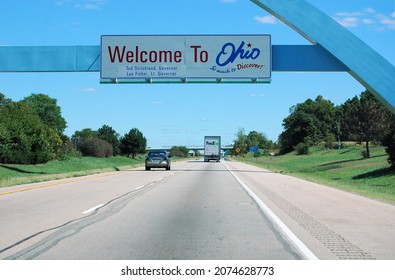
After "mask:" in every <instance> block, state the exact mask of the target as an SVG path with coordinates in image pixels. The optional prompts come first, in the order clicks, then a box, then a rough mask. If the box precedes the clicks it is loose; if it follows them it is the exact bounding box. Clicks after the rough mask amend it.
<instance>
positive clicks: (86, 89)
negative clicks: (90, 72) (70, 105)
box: [74, 87, 97, 92]
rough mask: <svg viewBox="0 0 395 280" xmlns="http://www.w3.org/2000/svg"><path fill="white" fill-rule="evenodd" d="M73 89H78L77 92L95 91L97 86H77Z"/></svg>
mask: <svg viewBox="0 0 395 280" xmlns="http://www.w3.org/2000/svg"><path fill="white" fill-rule="evenodd" d="M74 90H75V91H79V92H96V91H97V88H94V87H89V88H77V89H74Z"/></svg>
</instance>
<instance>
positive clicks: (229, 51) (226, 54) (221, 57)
mask: <svg viewBox="0 0 395 280" xmlns="http://www.w3.org/2000/svg"><path fill="white" fill-rule="evenodd" d="M244 46H245V43H244V41H241V43H240V46H239V47H238V48H237V49H236V46H235V45H234V44H233V43H226V44H225V45H223V47H222V50H221V52H220V53H219V54H218V55H217V59H216V60H215V62H216V63H217V65H218V66H226V65H228V64H229V63H233V62H234V61H235V60H236V59H237V58H238V57H239V58H240V59H252V60H254V59H257V58H258V57H259V55H260V53H261V51H260V50H259V49H258V48H253V49H251V50H245V49H244ZM247 47H248V48H251V47H252V44H251V43H248V44H247Z"/></svg>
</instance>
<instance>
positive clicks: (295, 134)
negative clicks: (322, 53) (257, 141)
mask: <svg viewBox="0 0 395 280" xmlns="http://www.w3.org/2000/svg"><path fill="white" fill-rule="evenodd" d="M283 127H284V131H283V132H282V133H281V134H280V136H279V139H278V145H279V149H280V153H282V154H284V153H288V152H291V151H293V150H295V149H296V150H298V152H300V153H306V152H307V151H308V147H310V146H313V145H318V144H322V143H323V144H324V145H325V147H327V148H342V146H343V143H344V142H347V141H352V142H357V143H363V144H364V145H365V150H364V152H363V155H364V157H366V158H369V157H370V145H371V143H376V144H380V145H383V146H384V147H385V148H386V152H387V154H388V162H389V163H390V164H392V165H394V164H395V116H394V114H392V113H391V112H390V111H389V110H388V109H387V108H386V107H385V106H384V105H383V104H382V103H381V102H379V101H378V100H377V99H376V98H375V97H374V96H373V94H372V93H370V92H369V91H365V92H362V93H361V94H360V95H359V96H354V97H353V98H351V99H348V100H346V101H345V102H344V103H343V104H341V105H339V106H335V105H334V104H333V103H332V102H331V101H329V100H326V99H324V98H323V97H322V96H320V95H319V96H317V98H316V99H315V100H312V99H307V100H306V101H305V102H303V103H299V104H296V105H295V106H293V107H291V109H290V114H289V115H288V116H287V117H286V118H285V119H284V120H283Z"/></svg>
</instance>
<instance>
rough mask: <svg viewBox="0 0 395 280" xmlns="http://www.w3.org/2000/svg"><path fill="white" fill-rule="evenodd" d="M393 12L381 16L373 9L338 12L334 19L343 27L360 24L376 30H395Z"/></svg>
mask: <svg viewBox="0 0 395 280" xmlns="http://www.w3.org/2000/svg"><path fill="white" fill-rule="evenodd" d="M393 18H395V12H393V13H391V14H389V15H388V14H387V15H385V14H383V13H380V12H378V11H376V10H375V9H373V8H370V7H368V8H365V9H363V10H361V11H356V12H345V11H342V12H338V13H335V16H334V19H335V20H336V21H337V22H339V23H340V24H341V25H343V26H345V27H358V26H359V25H360V24H364V25H370V26H372V27H373V28H375V29H376V30H384V29H395V19H393Z"/></svg>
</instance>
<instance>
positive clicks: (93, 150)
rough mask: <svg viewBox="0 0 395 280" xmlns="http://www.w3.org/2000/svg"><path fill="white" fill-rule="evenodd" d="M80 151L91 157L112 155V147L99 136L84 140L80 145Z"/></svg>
mask: <svg viewBox="0 0 395 280" xmlns="http://www.w3.org/2000/svg"><path fill="white" fill-rule="evenodd" d="M79 149H80V151H81V153H82V154H83V155H84V156H92V157H112V156H113V148H112V145H111V144H110V143H108V142H107V141H105V140H102V139H99V138H93V139H87V140H84V141H83V142H82V143H81V145H80V147H79Z"/></svg>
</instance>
